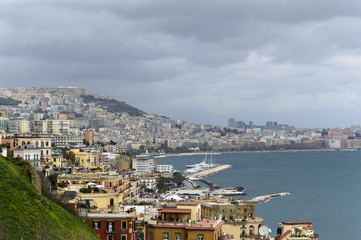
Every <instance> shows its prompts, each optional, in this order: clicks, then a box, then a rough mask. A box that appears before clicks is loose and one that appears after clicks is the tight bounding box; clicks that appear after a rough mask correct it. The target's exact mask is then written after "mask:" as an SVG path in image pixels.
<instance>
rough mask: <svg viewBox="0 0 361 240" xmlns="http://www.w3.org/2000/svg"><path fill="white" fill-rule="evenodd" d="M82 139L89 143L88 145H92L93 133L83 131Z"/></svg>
mask: <svg viewBox="0 0 361 240" xmlns="http://www.w3.org/2000/svg"><path fill="white" fill-rule="evenodd" d="M84 139H85V141H87V142H88V143H89V145H90V146H91V145H93V131H91V130H85V131H84Z"/></svg>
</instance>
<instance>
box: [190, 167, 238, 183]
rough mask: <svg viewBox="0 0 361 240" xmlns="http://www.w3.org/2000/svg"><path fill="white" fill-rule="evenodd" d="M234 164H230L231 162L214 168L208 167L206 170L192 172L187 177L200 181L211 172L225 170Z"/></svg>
mask: <svg viewBox="0 0 361 240" xmlns="http://www.w3.org/2000/svg"><path fill="white" fill-rule="evenodd" d="M231 167H232V166H231V165H229V164H224V165H218V166H216V167H214V168H210V169H207V170H204V171H201V172H197V173H193V174H190V175H188V176H187V178H188V179H189V180H192V181H197V180H198V181H199V180H200V179H202V178H204V177H207V176H209V175H211V174H214V173H217V172H219V171H222V170H225V169H228V168H231Z"/></svg>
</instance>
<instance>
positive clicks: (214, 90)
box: [0, 0, 361, 128]
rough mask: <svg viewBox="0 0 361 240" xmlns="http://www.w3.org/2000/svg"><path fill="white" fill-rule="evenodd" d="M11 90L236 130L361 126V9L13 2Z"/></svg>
mask: <svg viewBox="0 0 361 240" xmlns="http://www.w3.org/2000/svg"><path fill="white" fill-rule="evenodd" d="M0 6H1V8H0V13H1V21H0V31H1V35H2V39H1V40H0V64H1V66H2V67H1V68H0V79H1V80H0V82H1V85H2V87H22V86H23V87H37V88H40V87H56V86H59V85H65V86H68V85H70V86H78V87H83V88H85V89H86V91H87V93H99V94H103V95H107V96H115V97H116V98H117V99H118V100H120V101H125V102H126V103H128V104H130V105H132V106H134V107H137V108H139V109H141V110H143V111H145V112H149V113H155V114H159V115H165V116H168V117H170V118H171V119H175V120H177V119H180V120H187V121H190V122H194V123H204V124H213V125H219V126H226V125H227V119H228V118H230V117H233V118H235V119H250V120H252V121H254V123H255V124H260V123H264V122H266V121H268V120H274V121H278V122H285V123H288V124H290V125H293V126H296V127H297V128H334V127H339V128H342V127H348V126H351V125H358V124H360V122H361V109H360V107H359V106H360V103H361V96H360V94H359V93H358V92H359V90H360V89H361V83H360V81H359V76H360V75H361V72H360V70H359V69H360V61H359V59H360V58H361V51H360V50H361V49H360V47H359V44H358V42H357V40H355V39H358V36H359V30H358V26H359V22H360V20H361V18H360V17H361V16H360V12H361V11H360V10H361V4H360V3H359V2H356V1H351V2H350V4H343V3H338V2H329V1H324V0H323V1H318V2H317V3H315V2H314V1H310V0H309V1H302V2H292V3H291V2H289V1H284V0H273V1H264V2H254V1H234V0H230V1H227V2H222V3H219V2H217V1H198V2H194V1H182V2H177V1H151V2H150V1H145V0H141V1H122V2H118V1H106V2H99V1H93V0H92V1H87V2H82V1H62V2H48V1H39V0H36V1H35V0H30V1H24V0H19V1H2V2H1V3H0Z"/></svg>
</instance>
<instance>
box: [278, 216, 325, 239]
mask: <svg viewBox="0 0 361 240" xmlns="http://www.w3.org/2000/svg"><path fill="white" fill-rule="evenodd" d="M281 237H282V239H285V240H308V239H318V235H317V234H315V232H314V229H313V227H312V223H311V222H307V221H295V220H293V221H292V222H282V235H281Z"/></svg>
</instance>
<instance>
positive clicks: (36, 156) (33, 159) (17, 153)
mask: <svg viewBox="0 0 361 240" xmlns="http://www.w3.org/2000/svg"><path fill="white" fill-rule="evenodd" d="M41 152H42V150H41V149H40V148H27V149H14V151H13V155H14V157H22V158H23V159H24V160H27V161H29V162H30V163H31V165H33V167H34V168H35V169H36V170H38V171H41V164H40V163H41V160H40V158H41V155H42V154H41Z"/></svg>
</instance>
